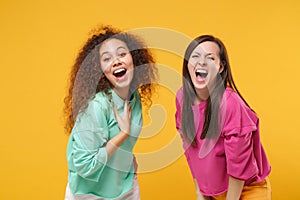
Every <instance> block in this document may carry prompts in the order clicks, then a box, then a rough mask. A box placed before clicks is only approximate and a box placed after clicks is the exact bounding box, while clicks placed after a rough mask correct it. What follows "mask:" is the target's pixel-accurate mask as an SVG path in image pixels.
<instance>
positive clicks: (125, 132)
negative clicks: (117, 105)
mask: <svg viewBox="0 0 300 200" xmlns="http://www.w3.org/2000/svg"><path fill="white" fill-rule="evenodd" d="M120 133H121V134H122V135H125V136H129V135H130V131H124V130H122V129H120Z"/></svg>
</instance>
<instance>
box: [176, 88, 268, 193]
mask: <svg viewBox="0 0 300 200" xmlns="http://www.w3.org/2000/svg"><path fill="white" fill-rule="evenodd" d="M182 102H183V89H182V88H181V89H179V90H178V92H177V94H176V108H177V110H176V114H175V117H176V128H177V130H178V131H179V132H180V134H181V136H182V139H183V147H184V149H185V156H186V159H187V161H188V164H189V167H190V170H191V173H192V176H193V178H194V179H196V180H197V183H198V186H199V188H200V191H201V193H202V194H204V195H207V196H215V195H219V194H222V193H224V192H226V191H227V188H228V180H229V176H232V177H235V178H237V179H241V180H244V181H245V184H246V185H249V184H250V183H252V182H254V181H261V180H263V179H264V178H265V177H266V176H267V175H268V174H269V173H270V171H271V167H270V164H269V162H268V160H267V157H266V154H265V152H264V149H263V147H262V144H261V142H260V136H259V132H260V131H259V119H258V117H257V116H256V114H255V113H254V112H253V111H252V110H251V109H250V108H249V107H247V106H246V105H245V103H244V102H243V100H242V99H241V98H240V97H239V95H238V94H236V93H235V92H234V91H233V90H232V89H231V88H226V90H225V92H224V95H223V99H222V103H221V106H220V110H223V111H224V116H225V117H224V118H223V119H224V121H223V122H224V123H223V125H222V126H221V133H220V137H219V138H218V139H215V141H208V140H209V139H204V140H201V139H200V135H201V133H202V127H203V123H204V113H205V107H206V104H207V102H206V101H203V102H201V103H200V104H197V105H194V106H192V110H193V113H194V122H195V130H197V134H196V137H197V146H196V147H194V146H191V145H190V144H189V143H188V142H187V141H186V140H185V139H184V137H183V135H182V130H181V128H180V127H181V125H180V124H181V111H182ZM220 113H221V112H220Z"/></svg>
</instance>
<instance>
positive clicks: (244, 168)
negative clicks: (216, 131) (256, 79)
mask: <svg viewBox="0 0 300 200" xmlns="http://www.w3.org/2000/svg"><path fill="white" fill-rule="evenodd" d="M226 110H227V113H226V119H225V123H224V127H223V134H224V138H225V139H224V147H225V154H226V161H227V173H228V174H229V175H230V176H232V177H234V178H237V179H240V180H248V179H250V178H252V177H254V176H256V175H257V173H258V168H257V163H256V159H255V156H254V149H253V138H252V136H253V132H255V131H256V130H257V125H256V124H257V122H258V118H257V117H256V115H255V114H254V112H253V111H252V110H251V109H250V108H248V107H247V106H246V105H245V104H244V102H243V101H242V100H241V99H240V98H239V97H238V95H236V94H232V96H231V97H230V98H228V99H227V109H226Z"/></svg>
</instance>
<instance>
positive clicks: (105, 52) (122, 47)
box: [100, 46, 129, 58]
mask: <svg viewBox="0 0 300 200" xmlns="http://www.w3.org/2000/svg"><path fill="white" fill-rule="evenodd" d="M119 49H125V50H128V49H127V48H126V47H124V46H119V47H118V48H117V51H118V50H119ZM128 51H129V50H128ZM107 53H110V52H108V51H104V52H103V53H102V54H100V58H101V57H102V56H103V55H104V54H107Z"/></svg>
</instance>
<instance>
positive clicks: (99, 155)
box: [72, 100, 108, 181]
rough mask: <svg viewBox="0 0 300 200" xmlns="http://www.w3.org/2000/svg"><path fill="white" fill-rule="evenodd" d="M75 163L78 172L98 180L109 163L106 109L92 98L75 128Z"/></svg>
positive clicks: (80, 115) (77, 120) (92, 179)
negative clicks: (106, 146)
mask: <svg viewBox="0 0 300 200" xmlns="http://www.w3.org/2000/svg"><path fill="white" fill-rule="evenodd" d="M73 131H74V133H73V140H74V145H73V149H72V151H73V152H72V153H73V164H74V166H75V168H76V170H77V173H78V174H79V175H80V176H82V177H84V178H86V179H88V180H91V181H98V180H99V178H100V176H101V173H102V172H103V169H104V167H105V166H106V163H107V159H108V156H107V152H106V148H105V145H106V142H107V140H108V128H107V120H106V116H105V109H103V108H102V107H101V105H100V104H99V102H96V101H95V100H92V101H91V102H90V103H89V105H88V107H87V108H86V110H85V111H84V112H82V113H80V114H79V115H78V117H77V119H76V122H75V125H74V128H73Z"/></svg>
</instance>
